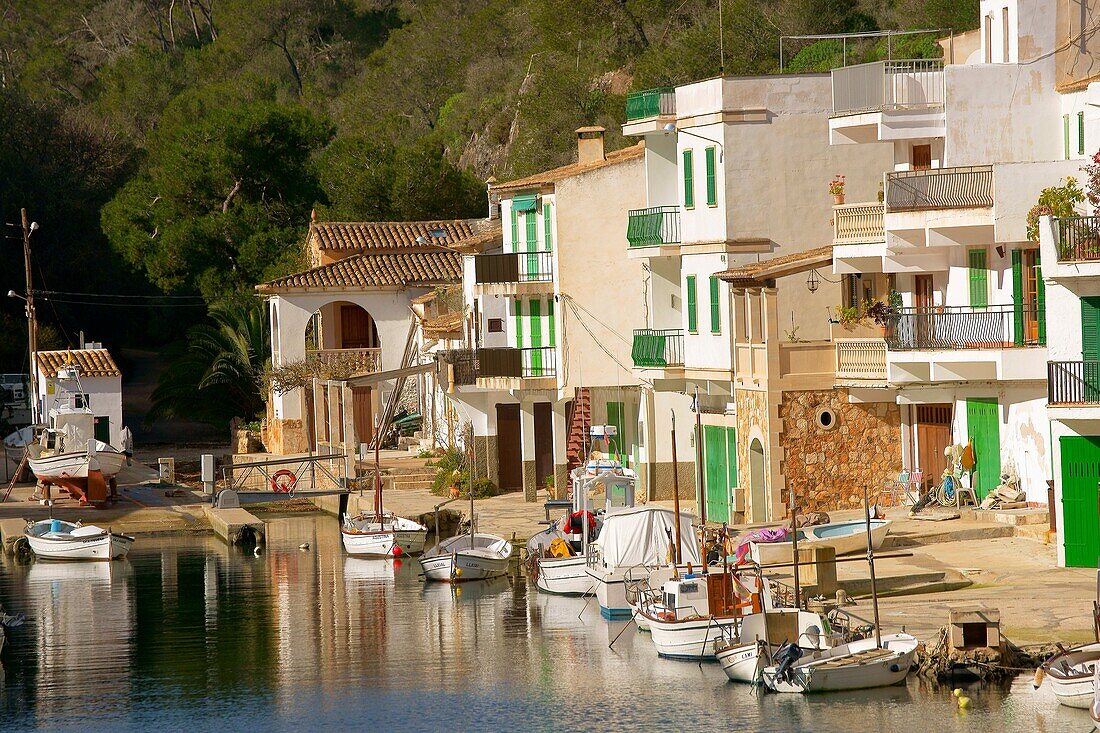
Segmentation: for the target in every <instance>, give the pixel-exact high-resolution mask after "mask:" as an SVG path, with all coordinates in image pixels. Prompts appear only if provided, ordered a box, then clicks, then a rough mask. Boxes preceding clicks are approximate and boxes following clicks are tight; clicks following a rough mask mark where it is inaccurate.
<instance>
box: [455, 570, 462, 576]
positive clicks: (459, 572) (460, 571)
mask: <svg viewBox="0 0 1100 733" xmlns="http://www.w3.org/2000/svg"><path fill="white" fill-rule="evenodd" d="M454 575H455V577H456V578H461V577H462V568H455V573H454Z"/></svg>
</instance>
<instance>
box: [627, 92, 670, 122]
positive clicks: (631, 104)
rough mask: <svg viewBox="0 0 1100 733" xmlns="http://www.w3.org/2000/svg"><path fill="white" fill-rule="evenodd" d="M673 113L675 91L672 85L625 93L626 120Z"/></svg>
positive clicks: (630, 120)
mask: <svg viewBox="0 0 1100 733" xmlns="http://www.w3.org/2000/svg"><path fill="white" fill-rule="evenodd" d="M674 114H676V92H675V91H674V90H673V89H672V87H658V88H656V89H646V90H645V91H641V92H630V93H629V94H627V95H626V119H627V122H632V121H634V120H644V119H645V118H647V117H658V116H661V115H674Z"/></svg>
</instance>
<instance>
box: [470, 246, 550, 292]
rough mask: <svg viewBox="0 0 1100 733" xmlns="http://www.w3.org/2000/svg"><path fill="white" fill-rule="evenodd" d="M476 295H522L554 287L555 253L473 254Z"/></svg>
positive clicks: (547, 290) (545, 290)
mask: <svg viewBox="0 0 1100 733" xmlns="http://www.w3.org/2000/svg"><path fill="white" fill-rule="evenodd" d="M474 288H475V293H476V294H477V295H483V294H494V295H523V294H528V293H531V294H539V293H551V292H553V290H554V253H553V252H508V253H497V254H482V255H477V256H475V257H474Z"/></svg>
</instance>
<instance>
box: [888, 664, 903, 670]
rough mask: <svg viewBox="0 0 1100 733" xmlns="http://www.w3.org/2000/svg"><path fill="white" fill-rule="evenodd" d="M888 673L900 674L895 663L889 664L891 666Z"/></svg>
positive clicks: (899, 668)
mask: <svg viewBox="0 0 1100 733" xmlns="http://www.w3.org/2000/svg"><path fill="white" fill-rule="evenodd" d="M890 671H891V672H900V671H901V667H899V666H898V665H897V663H894V664H891V665H890Z"/></svg>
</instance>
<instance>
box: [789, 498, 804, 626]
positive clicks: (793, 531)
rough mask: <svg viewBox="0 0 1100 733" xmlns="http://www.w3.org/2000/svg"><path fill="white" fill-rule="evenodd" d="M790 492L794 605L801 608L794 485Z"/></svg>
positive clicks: (796, 506)
mask: <svg viewBox="0 0 1100 733" xmlns="http://www.w3.org/2000/svg"><path fill="white" fill-rule="evenodd" d="M790 492H791V551H792V552H794V607H795V608H797V609H801V608H802V588H801V585H800V583H799V579H798V495H797V494H796V493H795V490H794V486H791V488H790Z"/></svg>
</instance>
